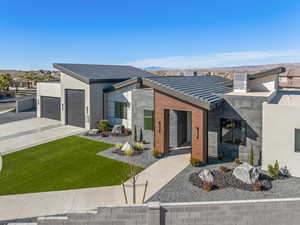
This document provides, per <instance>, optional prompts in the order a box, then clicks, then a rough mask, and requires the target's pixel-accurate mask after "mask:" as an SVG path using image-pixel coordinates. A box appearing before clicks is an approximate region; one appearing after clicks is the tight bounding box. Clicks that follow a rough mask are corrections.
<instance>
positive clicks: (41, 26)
mask: <svg viewBox="0 0 300 225" xmlns="http://www.w3.org/2000/svg"><path fill="white" fill-rule="evenodd" d="M0 10H1V14H0V52H1V55H0V69H40V68H42V69H49V68H52V66H51V65H52V63H54V62H69V63H95V64H130V65H134V66H138V67H148V66H163V67H172V68H173V67H176V68H194V67H215V66H234V65H251V64H265V63H278V62H300V38H299V37H300V13H299V12H300V1H299V0H269V1H268V0H266V1H264V0H251V1H250V0H249V1H248V0H226V1H223V0H210V1H205V0H195V1H188V0H186V1H177V0H172V1H169V0H167V1H164V0H151V1H142V0H139V1H138V0H132V1H127V0H119V1H116V0H102V1H97V0H72V1H63V0H61V1H58V0H51V1H46V0H43V1H41V0H39V1H37V0H34V1H32V0H26V1H23V0H18V1H17V0H0Z"/></svg>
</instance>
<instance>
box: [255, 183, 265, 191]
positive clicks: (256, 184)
mask: <svg viewBox="0 0 300 225" xmlns="http://www.w3.org/2000/svg"><path fill="white" fill-rule="evenodd" d="M262 189H263V184H262V183H261V182H255V183H254V184H253V190H254V191H261V190H262Z"/></svg>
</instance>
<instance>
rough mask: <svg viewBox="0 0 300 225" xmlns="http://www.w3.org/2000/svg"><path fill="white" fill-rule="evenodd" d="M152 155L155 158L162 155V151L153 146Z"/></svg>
mask: <svg viewBox="0 0 300 225" xmlns="http://www.w3.org/2000/svg"><path fill="white" fill-rule="evenodd" d="M152 156H153V157H154V158H159V157H160V156H161V153H160V152H159V151H158V150H157V149H156V148H153V150H152Z"/></svg>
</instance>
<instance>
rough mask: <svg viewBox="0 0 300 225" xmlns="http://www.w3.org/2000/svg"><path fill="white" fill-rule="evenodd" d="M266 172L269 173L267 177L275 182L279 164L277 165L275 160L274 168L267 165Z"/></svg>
mask: <svg viewBox="0 0 300 225" xmlns="http://www.w3.org/2000/svg"><path fill="white" fill-rule="evenodd" d="M268 172H269V176H270V177H271V178H272V179H274V180H276V179H278V178H279V177H280V170H279V164H278V161H277V160H276V162H275V164H274V166H272V165H271V164H270V165H268Z"/></svg>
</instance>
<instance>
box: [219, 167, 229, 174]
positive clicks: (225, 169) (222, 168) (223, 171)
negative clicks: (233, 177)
mask: <svg viewBox="0 0 300 225" xmlns="http://www.w3.org/2000/svg"><path fill="white" fill-rule="evenodd" d="M219 171H220V172H221V173H227V172H229V171H230V169H228V168H227V167H226V166H220V168H219Z"/></svg>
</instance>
